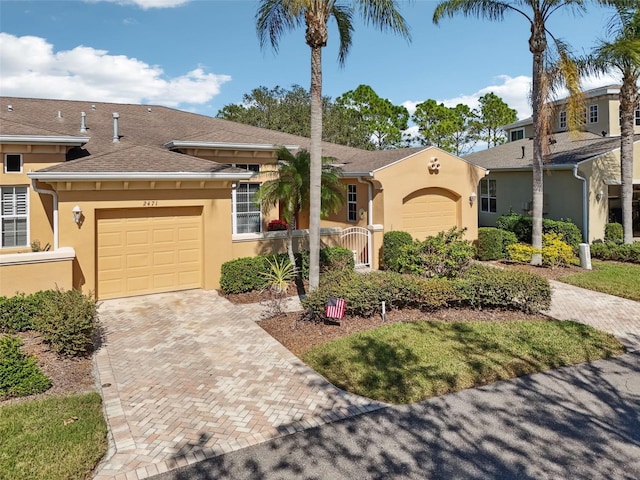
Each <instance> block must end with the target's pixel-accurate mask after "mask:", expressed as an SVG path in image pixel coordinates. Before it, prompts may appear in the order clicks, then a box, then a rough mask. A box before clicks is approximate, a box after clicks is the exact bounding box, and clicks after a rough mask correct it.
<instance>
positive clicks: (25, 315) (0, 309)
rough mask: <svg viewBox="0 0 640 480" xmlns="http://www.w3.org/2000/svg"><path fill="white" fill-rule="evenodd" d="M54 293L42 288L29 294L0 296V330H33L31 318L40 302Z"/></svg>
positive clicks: (36, 311)
mask: <svg viewBox="0 0 640 480" xmlns="http://www.w3.org/2000/svg"><path fill="white" fill-rule="evenodd" d="M55 294H56V292H55V291H54V290H43V291H40V292H36V293H33V294H31V295H25V294H24V293H20V294H18V295H15V296H13V297H0V332H6V333H12V332H26V331H27V330H33V329H34V327H33V318H34V317H35V316H36V314H37V313H38V311H39V310H40V308H41V307H42V302H43V301H44V300H45V299H47V298H50V297H52V296H54V295H55Z"/></svg>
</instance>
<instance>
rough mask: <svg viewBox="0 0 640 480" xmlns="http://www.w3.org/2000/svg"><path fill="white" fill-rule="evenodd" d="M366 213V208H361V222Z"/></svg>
mask: <svg viewBox="0 0 640 480" xmlns="http://www.w3.org/2000/svg"><path fill="white" fill-rule="evenodd" d="M366 213H367V212H365V210H364V208H361V209H360V210H359V211H358V214H359V215H360V220H364V216H365V214H366Z"/></svg>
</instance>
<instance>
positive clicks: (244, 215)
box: [233, 183, 262, 233]
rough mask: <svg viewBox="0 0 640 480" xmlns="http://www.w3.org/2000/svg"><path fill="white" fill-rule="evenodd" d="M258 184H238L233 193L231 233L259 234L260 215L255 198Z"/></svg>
mask: <svg viewBox="0 0 640 480" xmlns="http://www.w3.org/2000/svg"><path fill="white" fill-rule="evenodd" d="M259 188H260V184H259V183H240V184H238V187H237V188H236V189H235V190H234V191H233V233H260V232H261V231H262V214H261V212H260V205H259V204H257V203H256V201H255V196H256V193H257V191H258V189H259Z"/></svg>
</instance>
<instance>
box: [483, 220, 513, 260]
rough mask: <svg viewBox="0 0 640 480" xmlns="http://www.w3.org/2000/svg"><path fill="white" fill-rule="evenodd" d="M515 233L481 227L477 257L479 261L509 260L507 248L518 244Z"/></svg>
mask: <svg viewBox="0 0 640 480" xmlns="http://www.w3.org/2000/svg"><path fill="white" fill-rule="evenodd" d="M517 241H518V239H517V238H516V235H515V234H514V233H513V232H509V231H507V230H500V229H499V228H494V227H480V228H479V229H478V241H477V243H476V257H477V258H478V259H479V260H483V261H486V260H499V259H502V258H507V247H508V246H509V245H512V244H514V243H517Z"/></svg>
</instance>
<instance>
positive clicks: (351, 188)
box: [347, 183, 358, 222]
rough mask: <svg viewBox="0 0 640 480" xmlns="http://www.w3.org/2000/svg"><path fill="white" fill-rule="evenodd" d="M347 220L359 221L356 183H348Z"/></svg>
mask: <svg viewBox="0 0 640 480" xmlns="http://www.w3.org/2000/svg"><path fill="white" fill-rule="evenodd" d="M347 221H348V222H357V221H358V187H357V185H356V184H355V183H349V184H348V185H347Z"/></svg>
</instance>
